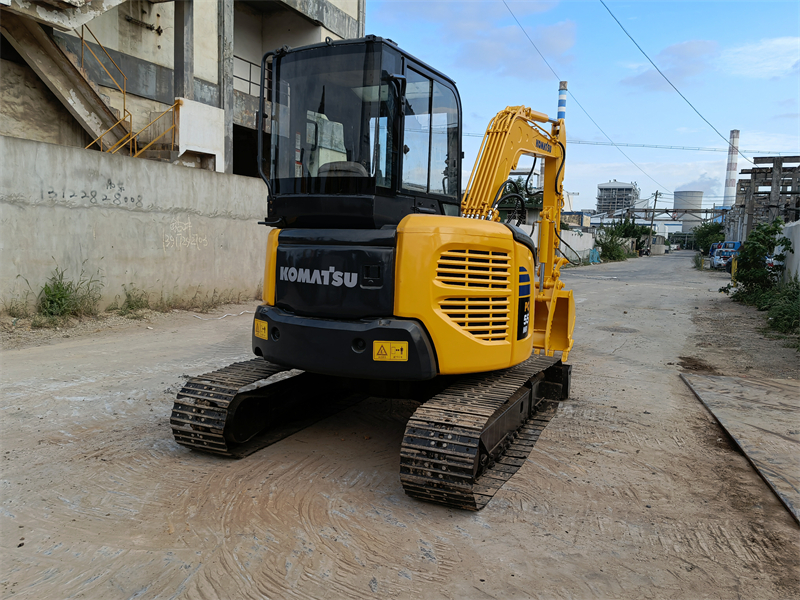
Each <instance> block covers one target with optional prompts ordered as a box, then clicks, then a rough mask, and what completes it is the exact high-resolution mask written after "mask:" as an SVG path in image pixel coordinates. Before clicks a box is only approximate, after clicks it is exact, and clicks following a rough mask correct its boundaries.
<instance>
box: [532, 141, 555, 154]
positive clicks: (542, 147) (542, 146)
mask: <svg viewBox="0 0 800 600" xmlns="http://www.w3.org/2000/svg"><path fill="white" fill-rule="evenodd" d="M536 147H537V148H539V149H540V150H544V151H545V152H552V151H553V147H552V146H551V145H550V144H548V143H546V142H540V141H539V140H536Z"/></svg>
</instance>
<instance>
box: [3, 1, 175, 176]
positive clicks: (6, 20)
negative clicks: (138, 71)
mask: <svg viewBox="0 0 800 600" xmlns="http://www.w3.org/2000/svg"><path fill="white" fill-rule="evenodd" d="M15 4H16V3H15ZM71 4H72V5H73V6H74V7H76V8H75V9H69V10H77V9H78V8H79V9H81V10H84V11H85V10H88V3H86V2H83V0H72V2H71ZM105 4H108V0H106V3H105ZM116 4H119V2H117V3H115V4H114V5H116ZM69 10H67V9H64V10H62V12H65V13H66V12H69ZM94 16H97V15H94ZM92 18H94V17H92ZM41 20H42V19H38V20H37V19H34V18H31V17H29V16H22V15H21V14H19V12H18V11H8V10H3V12H2V19H1V20H0V30H2V32H3V34H4V35H5V37H6V39H8V41H9V42H10V43H11V45H12V46H14V48H15V49H16V50H17V52H19V54H20V55H21V56H22V57H23V58H24V59H25V61H26V62H27V64H28V65H29V66H30V67H31V68H32V69H33V71H34V72H35V73H36V74H37V75H38V76H39V78H40V79H41V80H42V81H43V82H44V84H45V85H46V86H47V87H48V88H49V89H50V91H51V92H53V94H54V95H55V96H56V98H58V99H59V100H60V101H61V103H62V104H63V105H64V106H65V107H66V108H67V110H68V111H69V112H70V114H71V115H72V116H73V117H74V118H75V120H76V121H77V122H78V123H79V124H80V125H81V126H82V127H83V129H84V130H86V132H87V133H88V134H89V135H90V136H91V137H92V141H91V142H90V143H89V144H88V145H87V146H86V148H87V149H88V148H92V147H95V148H97V149H98V150H100V151H102V152H110V153H112V154H117V153H123V154H126V155H128V156H132V157H142V158H152V159H156V160H174V158H176V157H177V152H176V148H175V137H176V132H177V126H178V110H179V106H180V101H176V102H175V104H173V105H172V106H170V107H169V108H167V109H166V110H165V111H163V112H161V113H158V114H156V115H155V116H154V118H152V119H151V120H150V122H149V123H147V124H146V125H145V126H144V127H141V128H140V129H135V127H134V123H133V115H132V113H131V112H130V111H129V110H128V103H127V77H126V76H125V73H123V71H122V69H121V68H120V67H119V65H118V64H117V63H116V62H115V61H114V59H113V58H112V57H111V55H110V54H109V53H108V51H107V50H106V49H105V47H104V46H103V45H102V44H101V43H100V40H98V39H97V36H95V35H94V33H93V32H92V31H91V29H89V27H88V26H87V25H86V24H85V23H81V25H80V31H78V30H77V29H76V30H75V33H76V34H78V36H79V38H80V40H81V55H80V58H78V57H77V56H75V55H73V54H72V53H70V52H66V51H64V50H63V49H62V48H61V47H60V46H59V45H58V44H56V42H55V41H54V40H53V38H52V36H51V35H50V34H49V33H48V32H47V30H46V29H45V28H44V27H42V25H41V24H40V22H39V21H41ZM74 21H75V19H73V22H74ZM86 32H88V33H89V34H90V35H91V38H92V39H93V43H91V44H90V43H89V41H88V40H87V38H86V35H85V33H86ZM92 46H95V47H94V48H93V47H92ZM96 49H97V51H96ZM87 51H88V53H87ZM89 56H91V57H92V58H94V60H96V61H97V63H98V64H99V65H100V67H101V68H102V69H103V70H104V71H105V73H106V75H107V76H108V77H109V79H110V80H111V81H112V82H113V84H114V86H115V87H116V89H117V91H119V93H120V94H121V97H122V110H121V111H120V110H118V109H115V108H113V107H111V106H109V104H108V102H107V101H106V99H105V98H104V97H103V96H102V95H101V94H100V91H99V89H98V88H97V86H96V85H95V84H94V83H92V81H91V80H90V79H89V77H88V75H87V72H86V69H85V68H84V60H90V59H89Z"/></svg>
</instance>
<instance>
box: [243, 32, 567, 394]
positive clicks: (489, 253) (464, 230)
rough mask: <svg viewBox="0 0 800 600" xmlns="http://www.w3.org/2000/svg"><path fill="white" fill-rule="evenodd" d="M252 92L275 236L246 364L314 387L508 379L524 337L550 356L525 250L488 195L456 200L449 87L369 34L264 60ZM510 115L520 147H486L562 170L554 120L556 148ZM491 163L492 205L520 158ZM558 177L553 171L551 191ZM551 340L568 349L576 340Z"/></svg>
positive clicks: (544, 305)
mask: <svg viewBox="0 0 800 600" xmlns="http://www.w3.org/2000/svg"><path fill="white" fill-rule="evenodd" d="M270 62H271V70H272V77H271V78H270V79H269V80H267V78H266V74H267V72H268V63H270ZM262 81H263V84H262V98H261V102H262V104H261V106H262V110H261V111H260V113H259V122H260V125H259V127H260V128H261V129H262V131H265V132H266V131H268V132H269V133H270V135H269V140H270V143H269V147H265V145H264V144H263V139H264V138H265V137H266V136H261V137H262V143H260V145H259V157H258V164H259V171H260V174H261V176H262V178H263V179H264V181H265V182H266V184H267V186H268V191H269V197H268V217H267V219H266V220H265V224H266V225H271V226H273V227H274V229H273V230H272V231H271V232H270V234H269V239H268V242H267V260H266V267H265V272H264V296H263V299H264V304H263V305H262V306H260V307H259V309H258V311H257V314H256V316H255V322H254V328H253V351H254V353H255V354H256V355H258V356H262V357H264V358H265V359H267V360H268V361H270V362H274V363H277V364H281V365H284V366H288V367H291V368H297V369H302V370H304V371H310V372H313V373H320V374H324V375H337V376H342V377H349V378H362V379H370V380H404V381H419V380H428V379H432V378H435V377H436V376H437V375H457V374H464V373H479V372H484V371H491V370H494V369H503V368H508V367H511V366H513V365H517V364H519V363H521V362H523V361H525V360H527V359H528V357H529V356H530V355H531V352H532V351H533V348H534V340H538V346H537V348H538V349H541V350H543V351H544V352H545V353H546V354H549V356H553V349H552V342H554V341H556V340H557V339H558V338H557V337H556V336H553V335H551V331H552V330H553V325H552V324H553V322H554V321H553V319H552V317H548V316H547V315H546V314H544V313H543V312H542V311H545V312H547V311H549V312H553V311H551V310H550V307H551V305H552V306H555V304H554V302H555V300H557V298H556V296H557V295H558V294H556V292H557V291H558V290H555V289H549V288H548V289H547V290H546V291H543V292H542V293H540V294H538V295H537V294H536V293H535V292H536V289H535V287H534V285H533V284H534V283H535V281H536V274H535V269H536V266H537V264H536V256H537V252H536V248H535V246H534V243H533V241H532V240H531V238H530V237H529V236H528V235H527V234H526V233H524V232H523V231H522V230H520V229H518V228H517V227H514V226H512V225H507V224H503V223H499V222H496V221H492V220H491V218H489V219H488V220H487V218H488V216H489V214H490V213H491V211H490V210H489V211H487V210H486V208H485V207H486V206H487V202H488V204H489V205H491V198H488V200H487V199H486V198H484V197H485V196H487V194H488V192H486V193H484V192H483V191H478V186H477V185H475V186H473V187H470V186H468V191H467V193H466V194H464V195H463V198H462V194H461V193H460V190H461V157H462V154H461V102H460V99H459V95H458V91H457V90H456V86H455V83H454V82H453V81H452V80H451V79H449V78H448V77H447V76H445V75H443V74H442V73H440V72H438V71H436V70H435V69H433V68H432V67H430V66H428V65H426V64H424V63H423V62H421V61H419V60H417V59H416V58H414V57H413V56H411V55H409V54H407V53H406V52H404V51H402V50H401V49H399V48H398V47H397V46H396V45H395V44H394V43H393V42H391V41H389V40H385V39H381V38H378V37H374V36H368V37H366V38H364V39H361V40H345V41H338V42H333V41H330V40H329V41H327V42H326V43H323V44H316V45H313V46H307V47H304V48H298V49H296V50H290V49H288V48H284V49H282V50H279V51H276V52H268V53H267V54H266V55H265V56H264V59H263V62H262ZM267 97H268V98H269V99H270V101H271V102H270V103H269V104H267V102H266V100H267ZM514 115H517V113H514ZM524 115H526V118H528V121H529V120H530V119H534V120H539V121H544V122H546V121H547V120H548V119H547V117H546V116H545V115H542V114H541V113H535V112H533V111H527V112H525V113H524ZM517 116H518V115H517ZM515 118H516V117H515ZM515 118H512V119H511V121H510V122H511V123H512V125H513V127H512V129H511V132H512V133H513V135H516V136H520V140H518V141H514V140H512V139H511V138H508V136H506V137H504V138H503V139H499V140H498V141H497V143H494V142H493V143H491V144H489V146H492V147H493V148H496V149H497V150H499V151H500V153H501V154H502V153H506V154H507V153H509V152H511V153H512V154H513V153H516V154H519V153H520V152H526V151H533V150H535V149H536V148H539V147H540V146H541V150H540V151H541V152H544V153H549V157H548V158H547V160H549V161H553V162H555V161H557V160H559V157H561V158H563V154H561V153H560V150H559V144H561V147H562V148H563V144H562V143H561V142H560V141H559V142H557V141H556V138H553V137H552V135H556V137H558V136H562V137H563V128H562V127H561V125H560V124H559V122H556V125H555V127H556V129H555V130H554V131H555V133H554V134H552V135H551V134H550V133H547V132H545V131H544V130H543V129H541V127H538V125H536V126H535V127H534V126H532V125H530V124H529V123H528V121H524V123H523V121H520V120H515ZM532 127H533V128H532ZM537 128H538V129H537ZM490 129H491V131H492V132H493V135H495V134H497V135H499V132H500V131H501V130H500V129H498V128H497V127H494V128H492V127H490ZM487 135H488V134H487ZM534 137H535V139H534ZM559 139H560V138H559ZM535 141H536V142H537V143H539V145H538V146H534V142H535ZM545 142H546V143H545ZM487 147H488V146H487ZM487 156H488V155H487ZM490 158H491V160H490V159H488V158H487V159H486V160H484V159H483V158H481V159H480V162H479V164H478V165H476V168H475V169H474V170H473V175H472V178H471V180H470V182H471V183H472V181H473V179H475V181H478V180H480V181H481V182H483V183H484V184H486V185H484V186H483V187H484V188H486V189H489V188H492V189H491V194H494V193H495V190H494V188H496V187H497V183H494V182H495V181H497V182H500V183H503V184H505V180H506V178H507V177H508V169H509V168H510V167H511V163H512V162H513V163H514V164H516V162H515V161H516V158H515V157H514V156H509V157H506V158H503V159H502V160H501V161H499V162H497V160H496V157H493V156H492V157H490ZM562 165H563V163H562ZM561 172H562V169H558V170H556V169H550V174H551V176H552V184H553V185H554V186H555V187H558V186H559V185H560V183H559V182H557V181H556V174H557V173H561ZM470 190H473V191H472V192H470ZM550 197H554V196H553V195H552V194H551V195H550ZM467 199H469V202H467ZM479 200H480V202H477V201H479ZM476 202H477V203H476ZM476 207H477V208H476ZM481 207H483V208H481ZM463 216H468V217H470V218H460V217H463ZM550 239H554V238H552V236H551V238H550ZM551 263H552V265H555V266H558V265H556V264H555V262H553V261H551ZM552 265H551V266H552ZM541 272H542V273H543V272H544V271H541ZM555 273H556V277H557V271H556V272H555ZM539 283H540V285H539V288H540V290H545V288H546V287H547V286H550V287H552V286H553V285H554V284H555V282H554V280H553V279H552V277H549V278H547V279H545V280H541V279H540V281H539ZM561 285H562V286H563V284H561ZM536 306H540V307H541V310H540V313H542V314H540V315H538V317H537V316H535V315H534V311H535V307H536ZM573 306H574V305H573ZM556 312H557V311H556ZM570 314H573V315H574V310H573V311H571V312H570V311H567V317H569V315H570ZM542 317H544V321H543V320H542ZM561 320H563V319H561ZM537 327H539V328H542V331H537V330H536V329H537ZM569 333H571V328H570V330H569ZM559 343H560V344H561V347H556V349H557V350H563V351H565V352H568V351H569V347H570V346H571V339H565V340H559ZM548 344H550V345H549V346H548ZM565 356H566V354H565Z"/></svg>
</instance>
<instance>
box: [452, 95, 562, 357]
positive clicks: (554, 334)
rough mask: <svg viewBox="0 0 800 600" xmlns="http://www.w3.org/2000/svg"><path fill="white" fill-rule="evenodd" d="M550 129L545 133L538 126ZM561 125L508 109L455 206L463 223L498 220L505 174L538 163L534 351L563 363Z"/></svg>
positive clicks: (490, 132)
mask: <svg viewBox="0 0 800 600" xmlns="http://www.w3.org/2000/svg"><path fill="white" fill-rule="evenodd" d="M545 123H550V125H551V126H550V131H549V132H548V131H547V130H545V128H544V127H543V126H542V125H540V124H545ZM565 142H566V132H565V129H564V120H563V119H559V120H557V121H556V120H553V119H550V118H548V117H547V115H545V114H543V113H540V112H536V111H534V110H531V109H530V108H526V107H524V106H509V107H506V108H505V109H504V110H501V111H500V112H499V113H497V115H496V116H495V117H494V118H493V119H492V120H491V122H490V123H489V126H488V127H487V129H486V134H485V135H484V137H483V142H482V143H481V147H480V150H479V151H478V158H477V160H476V161H475V167H474V168H473V170H472V174H471V175H470V178H469V182H468V183H467V189H466V192H464V196H463V198H462V200H461V212H462V216H464V217H466V218H468V219H483V220H492V221H499V220H500V212H499V210H498V209H497V205H498V204H499V202H500V200H501V199H502V198H501V194H502V192H503V190H504V189H505V187H506V184H507V182H508V176H509V173H510V172H511V171H512V170H513V169H516V168H517V163H518V162H519V159H520V157H522V156H536V157H539V158H542V159H543V164H544V189H543V190H542V192H543V194H542V209H541V212H540V218H539V221H538V230H539V239H538V244H537V248H538V265H537V285H536V289H537V293H536V296H535V298H534V302H535V308H534V349H535V351H536V352H537V353H543V354H546V355H547V356H553V354H554V353H555V352H561V353H562V360H566V359H567V356H568V355H569V352H570V350H571V349H572V332H573V330H574V328H575V302H574V300H573V297H572V292H571V291H568V290H567V291H564V290H563V288H564V283H563V282H562V281H561V280H560V273H561V267H562V266H563V265H564V264H565V263H567V262H568V261H567V259H566V258H564V257H563V256H557V253H558V249H559V245H560V242H561V236H560V231H561V210H562V208H563V206H564V161H565V160H566V146H565Z"/></svg>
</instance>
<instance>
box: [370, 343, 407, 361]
mask: <svg viewBox="0 0 800 600" xmlns="http://www.w3.org/2000/svg"><path fill="white" fill-rule="evenodd" d="M372 360H388V361H403V362H405V361H407V360H408V342H378V341H375V342H372Z"/></svg>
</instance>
